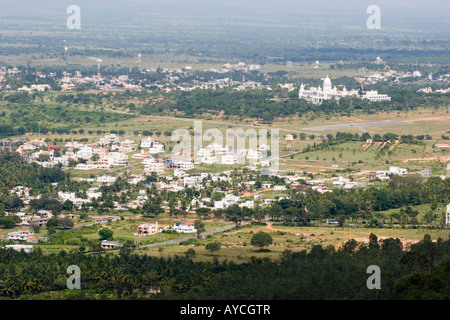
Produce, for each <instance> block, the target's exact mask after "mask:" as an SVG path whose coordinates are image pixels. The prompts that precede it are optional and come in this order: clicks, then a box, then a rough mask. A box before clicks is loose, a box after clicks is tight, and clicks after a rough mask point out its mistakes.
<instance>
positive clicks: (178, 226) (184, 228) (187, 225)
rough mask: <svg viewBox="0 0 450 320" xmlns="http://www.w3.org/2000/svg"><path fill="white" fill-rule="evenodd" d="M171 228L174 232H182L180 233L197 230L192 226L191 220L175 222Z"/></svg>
mask: <svg viewBox="0 0 450 320" xmlns="http://www.w3.org/2000/svg"><path fill="white" fill-rule="evenodd" d="M172 229H173V230H175V231H176V232H182V233H193V232H197V229H195V227H194V223H193V222H184V223H183V222H175V223H174V224H173V227H172Z"/></svg>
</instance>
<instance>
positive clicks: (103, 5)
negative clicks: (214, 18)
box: [0, 0, 450, 19]
mask: <svg viewBox="0 0 450 320" xmlns="http://www.w3.org/2000/svg"><path fill="white" fill-rule="evenodd" d="M73 4H74V5H78V6H80V8H81V9H82V10H83V11H84V12H85V13H86V14H87V15H91V14H92V15H94V14H100V13H101V14H103V15H108V16H110V15H113V16H117V15H119V16H120V15H123V16H124V17H125V16H130V15H131V16H132V15H136V14H140V15H142V14H146V13H148V14H152V13H177V14H181V13H186V15H222V16H229V17H234V16H236V17H239V16H243V15H244V16H248V17H253V18H258V17H259V16H271V15H272V16H274V17H275V16H281V15H289V16H293V15H298V16H299V17H301V16H305V15H323V16H324V17H325V16H330V15H366V12H365V11H366V9H367V7H368V6H369V5H378V6H379V7H380V9H381V14H382V15H384V16H386V17H401V18H411V19H413V18H417V17H421V18H430V19H433V17H440V18H444V17H447V18H448V17H449V14H450V1H449V0H426V1H424V0H94V1H93V0H69V1H67V0H19V1H16V0H13V1H12V0H0V17H5V16H54V15H65V14H66V13H65V9H66V8H67V7H68V6H69V5H73Z"/></svg>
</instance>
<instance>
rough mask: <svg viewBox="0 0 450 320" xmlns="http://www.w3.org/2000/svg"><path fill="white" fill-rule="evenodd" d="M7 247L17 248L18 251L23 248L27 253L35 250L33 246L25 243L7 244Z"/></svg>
mask: <svg viewBox="0 0 450 320" xmlns="http://www.w3.org/2000/svg"><path fill="white" fill-rule="evenodd" d="M5 248H6V249H13V250H16V251H21V250H23V251H24V252H26V253H31V252H33V246H30V245H24V244H7V245H5Z"/></svg>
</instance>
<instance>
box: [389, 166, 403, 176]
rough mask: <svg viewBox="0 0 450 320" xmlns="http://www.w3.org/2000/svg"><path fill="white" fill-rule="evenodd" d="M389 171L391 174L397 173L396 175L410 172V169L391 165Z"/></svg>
mask: <svg viewBox="0 0 450 320" xmlns="http://www.w3.org/2000/svg"><path fill="white" fill-rule="evenodd" d="M389 173H390V174H395V175H399V176H402V175H404V174H407V173H408V169H405V168H399V167H397V166H391V167H389Z"/></svg>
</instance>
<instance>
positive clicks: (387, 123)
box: [303, 121, 411, 132]
mask: <svg viewBox="0 0 450 320" xmlns="http://www.w3.org/2000/svg"><path fill="white" fill-rule="evenodd" d="M403 124H411V122H410V121H376V122H361V123H358V122H356V123H347V124H333V125H329V126H318V127H309V128H303V129H306V130H313V131H325V130H336V129H347V128H358V129H360V130H361V131H363V132H366V130H365V129H364V127H373V126H376V127H378V126H395V125H403Z"/></svg>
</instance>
